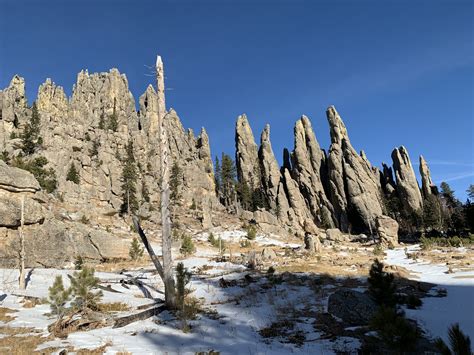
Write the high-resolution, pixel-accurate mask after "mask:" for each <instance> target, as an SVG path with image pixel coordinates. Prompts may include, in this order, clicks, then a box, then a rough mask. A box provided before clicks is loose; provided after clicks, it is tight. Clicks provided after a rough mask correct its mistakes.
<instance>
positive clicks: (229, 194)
mask: <svg viewBox="0 0 474 355" xmlns="http://www.w3.org/2000/svg"><path fill="white" fill-rule="evenodd" d="M221 164H222V166H221V191H222V193H221V202H222V203H223V204H224V206H229V205H231V204H232V203H233V202H234V201H233V200H234V196H235V176H236V168H235V164H234V161H233V160H232V158H231V157H230V156H228V155H227V154H224V153H222V161H221Z"/></svg>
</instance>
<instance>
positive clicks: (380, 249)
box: [373, 244, 383, 256]
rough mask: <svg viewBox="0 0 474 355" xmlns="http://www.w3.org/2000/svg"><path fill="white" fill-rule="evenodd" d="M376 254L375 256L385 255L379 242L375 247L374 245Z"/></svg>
mask: <svg viewBox="0 0 474 355" xmlns="http://www.w3.org/2000/svg"><path fill="white" fill-rule="evenodd" d="M373 253H374V255H375V256H382V255H383V248H382V246H381V245H380V244H377V245H376V246H375V247H374V251H373Z"/></svg>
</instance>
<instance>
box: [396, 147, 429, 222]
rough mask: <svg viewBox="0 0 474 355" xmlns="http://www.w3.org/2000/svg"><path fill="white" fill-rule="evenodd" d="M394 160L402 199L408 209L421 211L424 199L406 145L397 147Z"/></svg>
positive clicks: (398, 189)
mask: <svg viewBox="0 0 474 355" xmlns="http://www.w3.org/2000/svg"><path fill="white" fill-rule="evenodd" d="M392 160H393V168H394V170H395V177H396V179H397V193H398V195H399V196H400V200H401V201H402V203H403V205H404V207H405V209H406V210H407V211H409V212H411V213H413V212H420V211H421V209H422V208H423V200H422V198H421V192H420V187H419V186H418V181H417V180H416V176H415V172H414V171H413V167H412V165H411V161H410V156H409V155H408V151H407V150H406V148H405V147H404V146H401V147H400V148H395V149H394V150H393V152H392Z"/></svg>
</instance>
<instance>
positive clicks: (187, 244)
mask: <svg viewBox="0 0 474 355" xmlns="http://www.w3.org/2000/svg"><path fill="white" fill-rule="evenodd" d="M195 251H196V248H195V246H194V243H193V240H192V239H191V237H190V236H189V235H184V236H183V241H182V243H181V248H180V249H179V252H180V253H181V254H183V255H190V254H193V253H194V252H195Z"/></svg>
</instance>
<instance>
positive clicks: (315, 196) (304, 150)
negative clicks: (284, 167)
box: [292, 116, 334, 228]
mask: <svg viewBox="0 0 474 355" xmlns="http://www.w3.org/2000/svg"><path fill="white" fill-rule="evenodd" d="M294 135H295V149H294V151H293V154H292V176H293V177H294V179H295V180H296V182H297V183H298V186H299V188H300V191H301V193H302V194H303V196H304V198H305V200H306V204H307V205H308V206H309V209H310V211H311V214H312V215H313V218H314V219H315V220H316V221H317V223H318V224H319V225H323V224H324V225H325V227H326V228H332V227H333V226H334V221H333V218H332V215H333V206H332V204H331V202H329V200H328V198H327V197H326V192H325V189H324V186H323V181H326V179H327V166H326V155H325V153H324V151H323V150H322V149H321V148H320V146H319V143H318V141H317V140H316V137H315V135H314V132H313V128H312V127H311V122H310V120H309V119H308V117H306V116H302V117H301V118H300V119H299V120H298V121H296V124H295V129H294Z"/></svg>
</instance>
